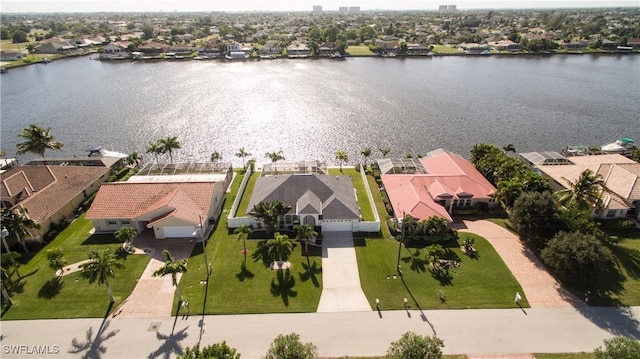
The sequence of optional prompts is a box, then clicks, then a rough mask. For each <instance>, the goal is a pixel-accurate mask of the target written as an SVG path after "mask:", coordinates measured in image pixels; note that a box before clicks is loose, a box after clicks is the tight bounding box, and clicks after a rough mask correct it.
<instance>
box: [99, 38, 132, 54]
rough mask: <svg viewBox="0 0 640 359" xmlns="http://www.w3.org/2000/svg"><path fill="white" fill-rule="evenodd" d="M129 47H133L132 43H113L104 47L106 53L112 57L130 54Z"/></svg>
mask: <svg viewBox="0 0 640 359" xmlns="http://www.w3.org/2000/svg"><path fill="white" fill-rule="evenodd" d="M129 45H131V42H129V41H116V42H112V43H109V44H107V46H105V47H104V53H105V54H112V55H125V54H128V53H129Z"/></svg>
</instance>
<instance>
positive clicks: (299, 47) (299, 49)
mask: <svg viewBox="0 0 640 359" xmlns="http://www.w3.org/2000/svg"><path fill="white" fill-rule="evenodd" d="M310 54H311V49H309V47H308V46H307V44H306V43H304V42H301V41H294V42H292V43H291V45H289V47H287V56H289V57H307V56H309V55H310Z"/></svg>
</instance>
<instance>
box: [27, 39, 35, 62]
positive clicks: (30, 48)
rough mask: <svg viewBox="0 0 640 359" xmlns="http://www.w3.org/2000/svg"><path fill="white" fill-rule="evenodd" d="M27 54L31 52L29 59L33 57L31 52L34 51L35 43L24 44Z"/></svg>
mask: <svg viewBox="0 0 640 359" xmlns="http://www.w3.org/2000/svg"><path fill="white" fill-rule="evenodd" d="M25 47H26V48H27V51H28V52H29V54H31V59H33V53H34V52H36V44H34V43H32V42H30V43H28V44H27V46H25Z"/></svg>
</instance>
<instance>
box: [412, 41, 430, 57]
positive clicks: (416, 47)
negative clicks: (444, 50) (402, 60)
mask: <svg viewBox="0 0 640 359" xmlns="http://www.w3.org/2000/svg"><path fill="white" fill-rule="evenodd" d="M430 51H431V48H430V47H429V46H424V45H420V44H407V53H408V54H410V55H426V54H428V53H429V52H430Z"/></svg>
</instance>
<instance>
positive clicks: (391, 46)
mask: <svg viewBox="0 0 640 359" xmlns="http://www.w3.org/2000/svg"><path fill="white" fill-rule="evenodd" d="M374 45H375V47H376V52H378V53H381V54H387V53H397V52H398V51H399V50H400V44H399V43H398V41H397V40H379V39H376V40H375V42H374Z"/></svg>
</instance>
